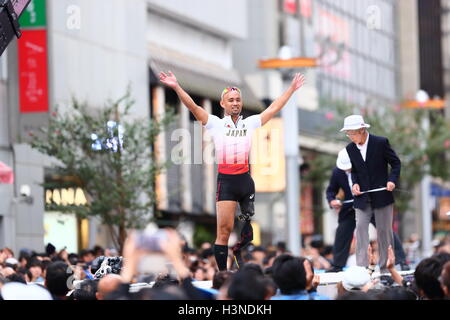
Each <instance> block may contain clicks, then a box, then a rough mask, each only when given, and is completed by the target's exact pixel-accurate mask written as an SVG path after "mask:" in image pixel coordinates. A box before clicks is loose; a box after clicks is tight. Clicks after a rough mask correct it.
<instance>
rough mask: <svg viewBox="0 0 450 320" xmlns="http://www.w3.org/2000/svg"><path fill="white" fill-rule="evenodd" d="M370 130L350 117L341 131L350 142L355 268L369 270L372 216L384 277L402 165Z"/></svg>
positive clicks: (348, 147)
mask: <svg viewBox="0 0 450 320" xmlns="http://www.w3.org/2000/svg"><path fill="white" fill-rule="evenodd" d="M369 127H370V125H369V124H367V123H365V122H364V119H363V117H362V116H360V115H351V116H348V117H346V118H345V120H344V127H343V128H342V129H341V130H340V131H341V132H345V134H346V136H347V137H348V138H349V139H350V140H351V141H352V142H351V143H349V144H348V145H347V147H346V150H347V153H348V155H349V157H350V161H351V164H352V175H351V178H352V193H353V194H354V195H355V198H354V203H353V207H354V208H355V212H356V264H357V265H358V266H362V267H368V263H369V261H368V254H367V248H368V247H369V223H370V220H371V218H372V216H375V221H376V226H377V241H378V248H379V260H378V261H379V265H380V271H381V272H382V273H387V272H388V269H387V267H386V263H387V258H388V248H389V246H392V247H393V246H394V244H393V232H392V219H393V209H394V196H393V194H392V191H393V190H394V189H395V187H396V185H397V183H398V179H399V177H400V168H401V162H400V159H399V158H398V156H397V154H396V153H395V151H394V150H393V149H392V148H391V146H390V144H389V140H388V139H387V138H385V137H378V136H375V135H372V134H369V133H368V131H367V128H369ZM388 165H389V166H390V167H391V171H390V173H389V172H388Z"/></svg>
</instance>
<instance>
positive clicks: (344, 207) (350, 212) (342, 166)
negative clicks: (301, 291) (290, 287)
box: [326, 148, 409, 272]
mask: <svg viewBox="0 0 450 320" xmlns="http://www.w3.org/2000/svg"><path fill="white" fill-rule="evenodd" d="M351 169H352V164H351V161H350V158H349V156H348V153H347V150H346V149H345V148H344V149H342V150H341V151H340V152H339V155H338V158H337V160H336V167H335V168H334V169H333V173H332V175H331V178H330V182H329V185H328V187H327V189H326V196H327V200H328V203H329V204H330V207H331V208H333V209H335V210H337V211H339V215H338V227H337V229H336V234H335V240H334V245H333V266H332V268H331V269H329V270H327V272H340V271H342V270H343V268H344V267H345V265H346V263H347V259H348V256H349V251H350V246H351V242H352V240H353V232H354V231H355V227H356V221H355V209H354V208H353V195H352V191H351V187H352V184H353V183H352V180H351ZM340 190H342V191H343V192H344V199H343V200H342V201H341V200H339V199H336V196H337V194H338V193H339V191H340ZM370 223H372V224H373V226H374V227H376V222H375V217H374V216H372V219H371V220H370ZM394 244H395V246H394V249H395V261H396V262H397V264H400V266H401V269H402V270H409V266H408V265H407V264H406V255H405V252H404V250H403V246H402V243H401V241H400V239H399V237H398V236H397V234H395V233H394Z"/></svg>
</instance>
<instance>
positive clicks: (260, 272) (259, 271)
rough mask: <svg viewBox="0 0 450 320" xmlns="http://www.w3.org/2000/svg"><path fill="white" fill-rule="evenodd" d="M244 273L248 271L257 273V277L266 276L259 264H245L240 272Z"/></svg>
mask: <svg viewBox="0 0 450 320" xmlns="http://www.w3.org/2000/svg"><path fill="white" fill-rule="evenodd" d="M242 271H248V272H253V273H255V274H256V275H257V276H264V272H263V270H262V268H261V266H260V265H259V264H257V263H246V264H244V265H243V266H242V267H241V268H240V269H239V270H238V272H242Z"/></svg>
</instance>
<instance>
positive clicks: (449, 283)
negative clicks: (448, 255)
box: [439, 261, 450, 298]
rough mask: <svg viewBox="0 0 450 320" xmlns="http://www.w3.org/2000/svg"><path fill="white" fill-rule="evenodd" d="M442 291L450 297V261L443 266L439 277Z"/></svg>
mask: <svg viewBox="0 0 450 320" xmlns="http://www.w3.org/2000/svg"><path fill="white" fill-rule="evenodd" d="M439 280H440V283H441V288H442V291H443V292H444V294H445V296H446V297H447V298H450V261H449V262H447V263H446V264H444V266H443V267H442V272H441V276H440V278H439Z"/></svg>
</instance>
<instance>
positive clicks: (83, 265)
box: [0, 229, 450, 300]
mask: <svg viewBox="0 0 450 320" xmlns="http://www.w3.org/2000/svg"><path fill="white" fill-rule="evenodd" d="M165 232H166V234H167V237H166V239H165V240H161V243H160V250H159V251H158V252H153V251H147V250H144V249H143V248H141V247H139V245H138V243H137V240H136V234H135V233H132V234H131V235H130V236H129V237H128V238H127V240H126V242H125V244H124V247H123V250H122V255H121V256H119V253H118V251H117V250H115V249H103V248H102V247H100V246H96V247H94V248H92V249H89V250H82V251H81V252H79V253H69V252H67V250H66V249H62V250H59V251H57V250H56V248H55V247H54V246H53V245H52V244H48V245H47V246H46V248H45V252H34V251H31V250H27V249H22V250H20V252H19V254H18V255H17V256H16V255H15V254H14V252H13V251H12V250H10V249H8V248H3V249H2V250H1V251H0V297H1V299H5V300H10V299H11V300H16V299H41V300H105V299H113V300H114V299H121V300H147V299H149V300H189V299H193V300H200V299H209V300H267V299H272V300H443V299H449V298H450V236H447V237H446V238H444V239H442V240H441V241H440V242H439V244H438V245H436V246H435V252H434V254H433V255H432V256H430V257H426V258H424V259H422V260H421V261H419V262H418V263H417V265H415V270H414V271H413V272H411V273H410V274H408V275H403V276H402V275H401V272H398V271H397V268H396V266H395V258H394V254H393V251H392V248H389V260H388V269H389V272H390V274H389V275H383V276H381V277H377V278H374V277H373V276H372V272H373V271H372V270H371V269H366V268H364V267H358V266H355V265H352V264H351V257H350V258H349V262H350V264H349V266H348V267H347V268H345V269H344V271H343V273H342V275H341V281H340V282H339V283H337V285H336V294H333V295H326V294H324V293H321V292H320V290H319V285H320V277H321V272H323V271H324V270H326V269H327V268H329V267H330V265H331V261H332V248H331V247H330V246H326V245H324V244H323V241H322V239H321V238H320V237H318V236H312V237H305V239H304V243H303V250H302V253H303V255H302V256H299V257H298V256H294V255H292V254H291V253H290V252H289V250H288V249H287V248H286V245H285V244H284V243H278V244H277V245H273V246H267V247H263V246H255V245H253V244H250V245H249V246H247V247H246V248H245V249H244V250H243V261H244V264H243V265H240V266H239V268H238V265H237V264H236V262H235V259H234V257H233V254H232V251H231V250H230V252H229V259H228V271H220V272H219V271H218V270H217V265H216V262H215V258H214V252H213V250H212V245H211V244H210V243H206V242H205V243H203V244H201V246H199V248H198V249H194V248H192V247H190V246H189V245H188V244H187V242H186V241H184V240H183V237H182V236H180V235H179V233H178V232H177V231H175V230H173V229H165ZM368 249H369V257H370V264H373V265H375V264H376V260H377V252H376V246H375V243H373V246H372V247H369V248H368Z"/></svg>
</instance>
